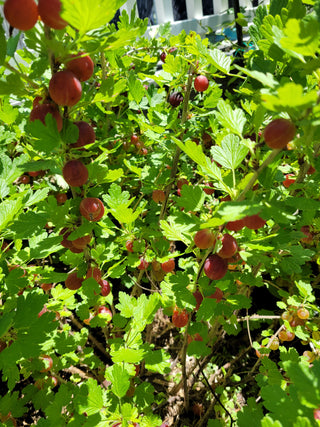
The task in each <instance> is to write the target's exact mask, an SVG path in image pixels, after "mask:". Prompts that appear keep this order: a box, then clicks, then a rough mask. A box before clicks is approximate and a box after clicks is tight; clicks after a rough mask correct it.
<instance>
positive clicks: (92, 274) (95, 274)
mask: <svg viewBox="0 0 320 427" xmlns="http://www.w3.org/2000/svg"><path fill="white" fill-rule="evenodd" d="M89 278H92V279H94V280H95V281H96V282H100V281H101V279H102V271H101V270H100V268H98V267H89V268H88V271H87V275H86V279H89Z"/></svg>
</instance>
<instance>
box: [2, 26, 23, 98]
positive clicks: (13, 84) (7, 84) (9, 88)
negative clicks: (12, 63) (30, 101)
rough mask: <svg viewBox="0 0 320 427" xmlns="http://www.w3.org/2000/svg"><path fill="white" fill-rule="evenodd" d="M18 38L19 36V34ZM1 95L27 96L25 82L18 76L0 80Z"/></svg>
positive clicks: (13, 75) (9, 76)
mask: <svg viewBox="0 0 320 427" xmlns="http://www.w3.org/2000/svg"><path fill="white" fill-rule="evenodd" d="M17 36H18V34H17ZM0 95H17V96H20V97H22V96H24V95H26V88H25V85H24V82H23V81H22V79H21V78H20V76H19V75H17V74H13V73H12V74H8V75H6V76H5V78H2V79H1V80H0Z"/></svg>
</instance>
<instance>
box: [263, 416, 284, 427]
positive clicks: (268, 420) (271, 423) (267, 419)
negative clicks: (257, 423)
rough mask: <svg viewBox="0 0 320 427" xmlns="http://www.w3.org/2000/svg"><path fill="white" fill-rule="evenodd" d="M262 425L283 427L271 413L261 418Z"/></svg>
mask: <svg viewBox="0 0 320 427" xmlns="http://www.w3.org/2000/svg"><path fill="white" fill-rule="evenodd" d="M261 427H283V424H281V422H280V421H274V420H273V419H272V418H271V417H269V415H266V416H265V417H264V418H263V419H262V420H261Z"/></svg>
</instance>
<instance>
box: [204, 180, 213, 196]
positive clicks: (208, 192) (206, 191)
mask: <svg viewBox="0 0 320 427" xmlns="http://www.w3.org/2000/svg"><path fill="white" fill-rule="evenodd" d="M204 184H205V185H206V186H207V187H212V188H204V189H203V191H204V192H205V193H206V194H208V195H209V196H211V195H212V194H214V188H213V183H212V182H205V183H204Z"/></svg>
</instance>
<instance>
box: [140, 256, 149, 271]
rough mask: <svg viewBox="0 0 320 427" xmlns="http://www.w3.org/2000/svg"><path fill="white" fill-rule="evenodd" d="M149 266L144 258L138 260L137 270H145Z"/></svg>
mask: <svg viewBox="0 0 320 427" xmlns="http://www.w3.org/2000/svg"><path fill="white" fill-rule="evenodd" d="M148 266H149V263H148V261H146V260H145V259H144V258H140V264H139V265H138V269H139V270H146V269H147V268H148Z"/></svg>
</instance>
